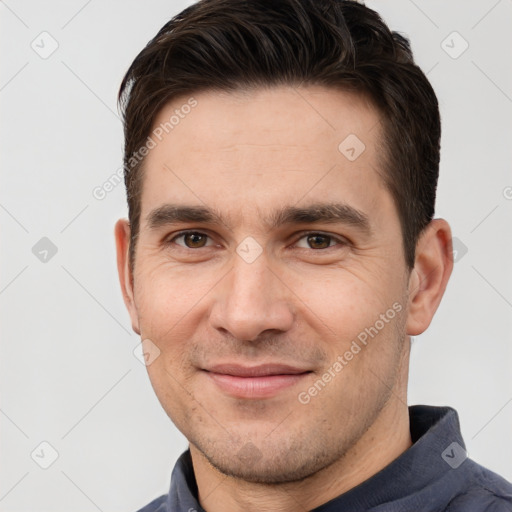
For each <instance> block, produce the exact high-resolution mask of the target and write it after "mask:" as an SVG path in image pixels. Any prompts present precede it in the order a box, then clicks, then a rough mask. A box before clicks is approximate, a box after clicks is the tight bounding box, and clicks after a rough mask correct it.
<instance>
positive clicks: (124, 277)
mask: <svg viewBox="0 0 512 512" xmlns="http://www.w3.org/2000/svg"><path fill="white" fill-rule="evenodd" d="M114 234H115V239H116V251H117V272H118V274H119V282H120V284H121V290H122V292H123V299H124V303H125V305H126V309H128V313H129V314H130V318H131V321H132V329H133V330H134V331H135V332H136V333H137V334H139V335H140V329H139V315H138V314H137V308H136V306H135V300H134V292H133V275H132V271H131V269H130V261H129V248H130V223H129V222H128V220H127V219H119V220H118V221H117V222H116V226H115V229H114Z"/></svg>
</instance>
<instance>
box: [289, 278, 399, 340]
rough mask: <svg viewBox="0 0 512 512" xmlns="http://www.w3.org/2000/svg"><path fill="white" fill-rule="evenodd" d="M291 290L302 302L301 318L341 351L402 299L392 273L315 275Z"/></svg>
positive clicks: (303, 279)
mask: <svg viewBox="0 0 512 512" xmlns="http://www.w3.org/2000/svg"><path fill="white" fill-rule="evenodd" d="M292 283H293V281H292ZM290 287H291V289H292V290H294V291H295V292H296V295H297V296H298V297H299V298H300V299H301V302H299V304H300V311H301V313H300V316H303V317H304V318H306V319H308V320H307V323H309V324H310V325H312V326H314V328H315V330H316V329H319V332H321V333H322V334H323V335H325V336H326V337H327V338H326V341H327V340H330V341H328V343H327V345H334V347H333V348H336V349H337V350H342V349H343V348H344V347H345V345H346V344H347V343H348V344H350V342H351V340H353V339H356V338H357V336H358V335H359V334H360V333H361V332H364V330H365V328H368V327H370V326H372V325H374V324H375V322H376V321H378V320H379V317H380V315H381V314H386V312H387V311H388V310H390V308H391V309H392V308H393V304H394V303H395V302H396V301H397V300H400V296H401V295H400V293H399V290H398V289H394V288H392V282H391V279H390V276H389V273H388V274H387V275H386V274H384V273H381V272H378V273H371V272H370V273H369V272H367V271H366V269H365V271H364V272H362V271H361V272H357V271H353V270H348V269H347V268H344V269H326V270H325V271H322V272H311V273H310V274H308V276H307V277H306V278H304V277H303V278H302V279H301V281H300V284H296V285H295V286H290ZM394 287H395V288H396V283H395V284H394ZM394 313H395V311H394V310H393V311H391V312H390V314H389V315H388V316H391V315H393V318H394V316H395V315H394ZM379 326H380V324H379ZM386 328H387V325H386ZM322 337H323V336H322Z"/></svg>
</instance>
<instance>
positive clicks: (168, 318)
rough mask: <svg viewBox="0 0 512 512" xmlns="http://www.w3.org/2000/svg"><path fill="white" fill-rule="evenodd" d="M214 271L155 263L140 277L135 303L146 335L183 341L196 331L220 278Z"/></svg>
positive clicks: (137, 280)
mask: <svg viewBox="0 0 512 512" xmlns="http://www.w3.org/2000/svg"><path fill="white" fill-rule="evenodd" d="M211 274H212V272H208V271H201V272H199V271H198V269H197V268H185V269H183V268H178V267H177V266H172V265H170V264H169V263H167V262H164V263H156V264H152V262H151V261H147V264H146V266H145V268H143V269H141V270H140V272H139V274H138V275H137V276H136V287H135V302H136V305H137V311H138V314H139V320H140V324H141V329H142V335H143V336H146V337H151V336H153V337H155V339H159V340H163V339H167V338H174V339H179V338H180V335H179V333H182V335H184V334H185V332H186V331H187V329H188V328H192V327H193V325H195V324H194V322H195V320H194V319H195V318H196V317H197V315H198V314H199V313H200V312H201V310H202V307H203V305H204V304H205V303H206V301H207V298H208V297H207V296H208V292H209V291H210V290H211V289H212V288H213V286H214V284H215V282H216V280H217V279H215V275H216V274H215V275H213V276H212V275H211Z"/></svg>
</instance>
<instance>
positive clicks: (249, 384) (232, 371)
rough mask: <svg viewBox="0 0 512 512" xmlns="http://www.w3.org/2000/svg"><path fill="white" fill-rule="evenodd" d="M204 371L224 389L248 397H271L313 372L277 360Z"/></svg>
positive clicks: (216, 366) (228, 365) (211, 368)
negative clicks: (279, 362) (255, 364)
mask: <svg viewBox="0 0 512 512" xmlns="http://www.w3.org/2000/svg"><path fill="white" fill-rule="evenodd" d="M204 371H205V373H206V375H207V377H208V378H209V379H211V380H212V381H213V382H214V383H215V384H216V385H217V386H218V388H219V389H220V390H221V391H223V392H224V393H227V394H229V395H231V396H233V397H235V398H244V399H262V398H270V397H272V396H275V395H276V394H278V393H279V392H280V391H283V390H285V389H287V388H289V387H291V386H293V385H295V384H297V383H298V382H299V381H300V380H302V379H303V378H304V377H305V376H306V375H309V374H310V373H311V371H310V370H307V369H304V368H297V367H293V366H289V365H285V364H273V363H271V364H262V365H257V366H242V365H239V364H234V363H228V364H219V365H215V366H212V367H210V368H208V369H205V370H204Z"/></svg>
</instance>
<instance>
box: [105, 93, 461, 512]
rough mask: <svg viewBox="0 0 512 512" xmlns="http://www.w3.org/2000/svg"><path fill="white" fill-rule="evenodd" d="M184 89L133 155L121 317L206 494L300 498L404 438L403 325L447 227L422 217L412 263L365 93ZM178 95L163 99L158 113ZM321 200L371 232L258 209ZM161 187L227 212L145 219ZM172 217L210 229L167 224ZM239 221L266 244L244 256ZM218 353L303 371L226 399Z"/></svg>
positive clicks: (410, 327) (414, 319)
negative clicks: (131, 253)
mask: <svg viewBox="0 0 512 512" xmlns="http://www.w3.org/2000/svg"><path fill="white" fill-rule="evenodd" d="M194 98H195V99H196V100H197V107H195V109H193V110H192V112H191V113H190V114H188V115H187V116H186V117H185V118H184V119H183V120H181V122H180V124H179V125H177V126H176V127H174V129H173V130H172V131H171V132H169V134H168V135H166V136H165V137H164V138H163V139H162V141H161V142H159V143H158V145H157V146H156V147H155V148H153V149H151V151H150V153H149V154H148V155H147V157H146V161H145V176H144V180H143V192H142V214H141V225H140V234H139V237H138V242H137V247H136V253H135V266H134V269H133V272H132V270H131V269H130V266H129V262H128V247H129V234H130V227H129V224H128V222H127V220H126V219H120V220H119V221H118V222H117V224H116V227H115V237H116V244H117V260H118V270H119V277H120V282H121V287H122V291H123V296H124V300H125V303H126V306H127V308H128V311H129V314H130V317H131V321H132V327H133V329H134V331H135V332H137V333H138V334H140V335H141V339H143V340H146V339H149V340H151V343H153V344H154V346H156V347H158V349H159V350H160V353H159V355H158V357H157V358H156V359H155V360H154V361H153V362H152V363H151V364H150V365H149V366H148V367H147V369H148V373H149V377H150V380H151V383H152V386H153V388H154V390H155V392H156V394H157V396H158V398H159V400H160V402H161V404H162V406H163V408H164V409H165V411H166V412H167V414H168V415H169V417H170V418H171V420H172V421H173V422H174V423H175V424H176V426H177V427H178V428H179V429H180V431H181V432H182V433H183V434H184V435H185V436H186V437H187V439H188V440H189V442H190V450H191V455H192V460H193V465H194V472H195V475H196V480H197V483H198V489H199V500H200V503H201V506H202V507H204V508H205V510H207V511H208V512H217V511H222V512H232V511H233V512H234V511H242V510H243V511H245V512H247V511H262V510H269V511H270V510H272V511H282V512H285V511H294V512H296V511H297V510H311V509H313V508H315V507H318V506H319V505H321V504H323V503H325V502H327V501H329V500H331V499H333V498H335V497H336V496H339V495H340V494H342V493H344V492H346V491H347V490H349V489H351V488H353V487H355V486H356V485H358V484H359V483H361V482H363V481H364V480H366V479H368V478H369V477H371V476H372V475H374V474H375V473H376V472H378V471H379V470H380V469H382V468H384V467H385V466H386V465H388V464H389V463H390V462H391V461H392V460H394V459H395V458H396V457H398V456H399V455H400V454H401V453H403V452H404V451H405V450H407V449H408V448H409V447H410V446H411V445H412V442H411V437H410V432H409V417H408V409H407V381H408V368H409V350H410V336H416V335H419V334H421V333H422V332H423V331H425V329H427V327H428V326H429V324H430V322H431V319H432V317H433V315H434V313H435V311H436V309H437V307H438V305H439V303H440V301H441V298H442V296H443V293H444V290H445V288H446V285H447V282H448V279H449V277H450V274H451V271H452V267H453V259H452V245H451V231H450V227H449V225H448V223H447V222H446V221H445V220H443V219H435V220H433V221H432V222H431V223H430V225H429V226H428V227H427V229H426V230H425V231H424V232H423V234H422V236H421V238H420V239H419V241H418V244H417V253H416V262H415V267H414V269H412V271H409V269H408V268H407V267H406V264H405V260H404V253H403V246H402V235H401V229H400V223H399V218H398V213H397V209H396V207H395V204H394V202H393V199H392V197H391V195H390V193H389V192H388V191H387V189H385V188H384V186H383V182H382V179H381V178H380V176H379V174H378V172H377V170H379V166H380V159H379V156H381V153H380V151H382V149H380V146H379V144H380V140H381V136H382V133H381V125H380V123H379V115H378V113H377V111H376V110H375V109H374V108H373V107H372V106H371V104H369V103H368V102H367V101H365V100H364V98H362V97H360V96H358V95H355V94H354V93H347V92H342V91H337V90H334V89H327V88H324V87H320V86H309V87H307V88H306V87H305V88H300V89H294V88H291V87H284V86H283V87H275V88H271V89H256V90H252V91H245V92H236V93H234V92H230V93H221V92H213V91H207V92H202V93H200V94H196V95H194ZM187 99H188V98H177V99H175V100H174V101H173V102H172V103H170V104H168V105H166V106H165V107H164V108H163V109H162V111H161V112H160V113H159V115H158V118H157V119H156V121H155V126H158V125H159V124H160V123H161V122H165V121H166V120H167V119H169V117H170V115H172V113H173V111H174V110H175V109H176V108H179V107H180V105H183V104H184V103H185V102H186V101H187ZM349 134H356V135H357V137H358V138H359V139H360V140H361V141H363V143H364V144H365V150H364V151H363V153H362V154H361V155H360V156H359V157H358V158H357V159H356V160H355V161H353V162H351V161H349V160H348V159H347V158H346V157H345V156H344V155H343V154H342V153H341V152H340V151H339V150H338V146H339V144H340V142H342V141H343V140H344V139H345V138H346V137H347V136H348V135H349ZM328 201H337V202H344V203H346V204H348V205H350V206H352V207H353V208H357V209H358V210H359V211H361V212H364V214H366V215H367V216H368V218H369V221H370V226H371V233H370V234H367V233H364V232H362V231H361V230H359V229H358V228H357V227H355V226H353V225H349V224H346V223H325V222H314V223H311V224H310V223H307V224H303V223H299V224H298V223H293V224H290V225H282V226H279V227H276V228H275V229H269V228H268V226H266V224H265V219H266V218H267V217H268V215H269V214H270V213H271V212H273V211H274V210H276V209H277V208H280V207H283V206H286V205H295V206H307V205H309V204H311V203H324V202H328ZM166 203H173V204H179V205H184V204H187V205H197V206H208V207H213V208H216V209H217V211H218V212H219V213H220V214H221V215H222V216H223V222H221V223H214V224H204V223H202V222H180V223H178V224H172V225H170V224H164V225H161V226H159V227H158V228H157V229H151V228H150V227H149V223H148V215H149V214H150V212H151V211H153V210H154V209H155V208H157V207H160V206H162V205H164V204H166ZM184 229H190V230H194V231H198V232H200V233H203V234H204V235H207V236H206V237H205V236H203V237H201V236H200V237H199V239H196V238H194V237H192V238H191V237H181V238H176V239H173V237H175V236H176V235H177V234H178V232H180V231H181V230H184ZM304 231H306V232H310V231H313V232H314V233H318V232H320V234H321V235H322V236H321V237H320V238H315V236H313V237H311V236H309V237H308V235H305V234H304ZM249 236H250V237H252V238H253V239H255V240H256V241H257V243H258V244H259V246H260V247H261V248H262V250H263V252H262V253H261V254H260V255H259V256H258V257H257V258H256V259H255V260H254V261H253V262H251V263H248V262H247V261H246V260H244V259H243V258H242V257H240V256H239V255H238V254H237V252H236V249H237V246H238V245H239V244H240V243H241V242H242V241H243V240H244V239H245V238H246V237H249ZM317 236H319V235H317ZM342 242H345V243H342ZM396 303H398V304H399V305H400V306H401V311H400V312H399V313H397V314H396V315H395V316H394V318H393V319H392V320H389V321H388V322H386V323H385V324H384V327H383V328H381V329H380V330H379V331H378V334H377V335H375V336H374V337H373V338H371V339H370V340H369V341H368V343H367V345H366V346H364V347H362V349H361V351H360V352H358V353H357V354H356V355H354V356H353V358H352V359H351V360H350V361H346V363H347V364H346V365H344V367H343V369H342V371H339V372H338V373H336V376H335V377H333V378H331V380H330V381H329V382H328V383H327V384H326V385H325V386H324V387H322V388H321V390H320V391H318V393H317V394H316V395H315V396H312V397H311V399H310V401H309V402H308V403H307V404H304V403H301V402H300V401H299V400H298V394H299V393H300V392H303V391H307V390H308V389H309V388H310V387H311V386H313V385H314V383H315V382H317V381H318V380H319V379H321V378H322V376H323V375H325V373H326V372H327V371H328V369H329V368H331V369H332V366H333V363H335V362H336V360H337V357H338V356H339V355H343V354H345V353H346V352H347V350H349V349H350V346H351V343H352V341H353V340H356V339H357V336H358V334H360V333H361V332H363V331H364V330H365V328H368V327H370V326H373V325H375V323H376V320H378V319H379V315H381V314H386V311H388V310H389V309H390V308H392V305H393V304H396ZM226 361H236V362H239V363H240V364H243V365H255V364H259V363H266V362H269V361H272V362H279V363H285V364H289V365H293V366H299V367H300V368H304V369H307V370H309V371H310V372H311V373H308V374H307V375H305V376H304V377H302V378H301V379H300V380H299V381H298V383H297V384H294V385H292V386H291V387H288V388H286V389H283V390H281V391H279V392H278V393H276V394H275V395H273V396H271V397H268V398H262V399H248V398H236V397H233V396H232V395H230V394H227V393H226V392H224V391H223V390H221V389H220V388H219V387H218V386H217V385H216V384H215V382H213V381H212V379H210V377H209V376H208V374H207V372H205V371H203V370H202V369H203V368H205V367H208V365H212V364H215V363H223V362H226Z"/></svg>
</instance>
